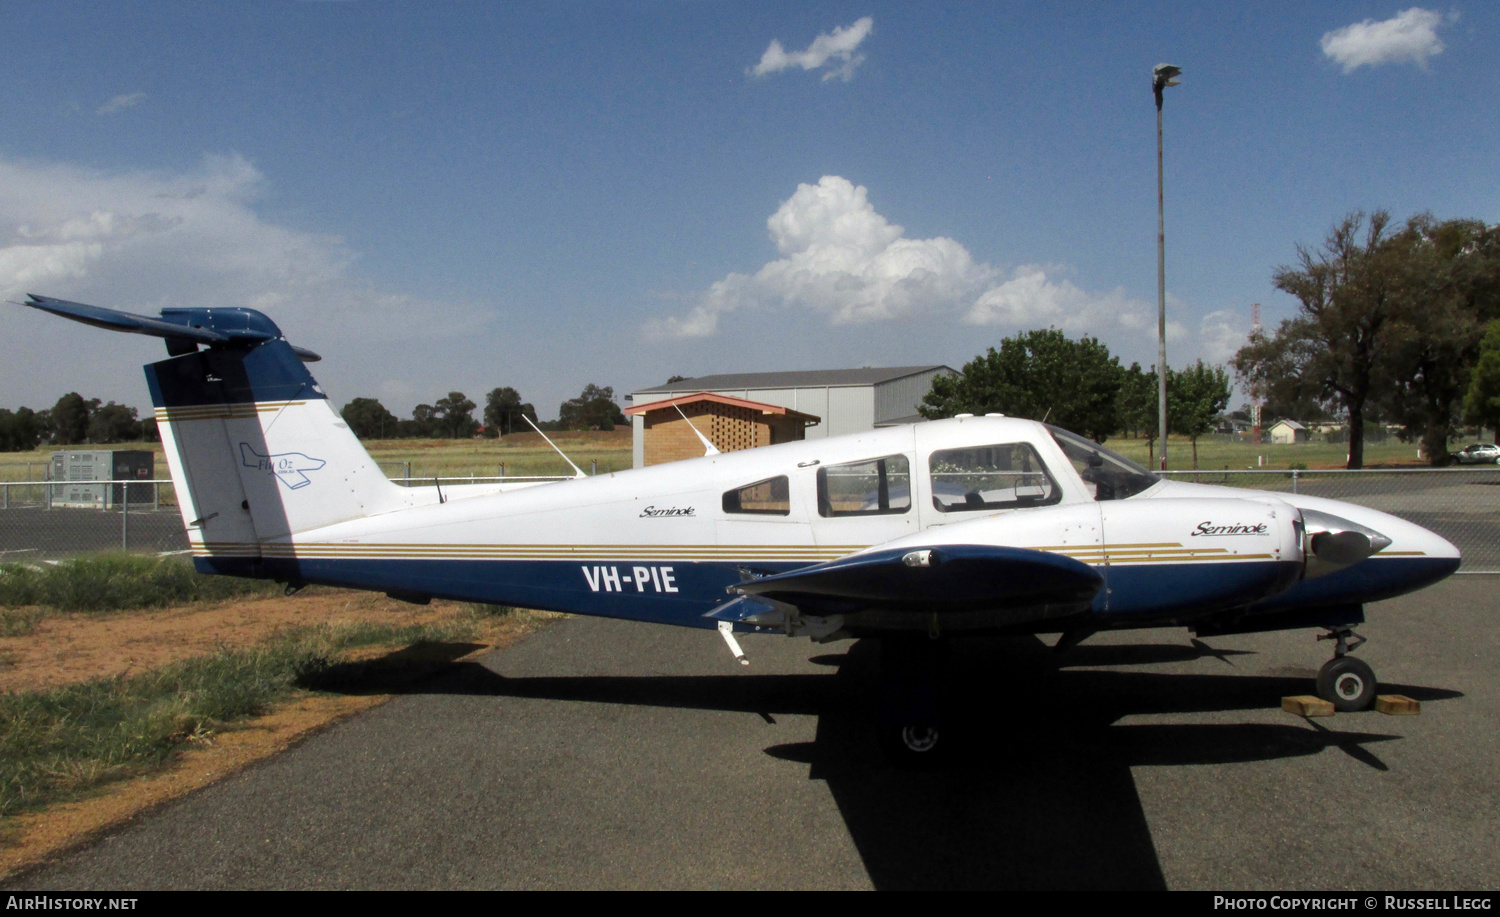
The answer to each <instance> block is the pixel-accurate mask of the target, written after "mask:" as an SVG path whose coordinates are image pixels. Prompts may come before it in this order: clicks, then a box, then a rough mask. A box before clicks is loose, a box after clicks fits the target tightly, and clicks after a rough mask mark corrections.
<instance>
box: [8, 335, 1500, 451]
mask: <svg viewBox="0 0 1500 917" xmlns="http://www.w3.org/2000/svg"><path fill="white" fill-rule="evenodd" d="M23 410H24V408H23ZM1464 423H1469V424H1474V425H1475V426H1478V427H1489V428H1490V429H1492V430H1494V431H1495V437H1496V439H1500V320H1496V321H1492V322H1490V323H1489V324H1488V325H1486V326H1485V334H1484V340H1483V341H1482V342H1481V343H1480V345H1479V362H1478V364H1477V365H1475V367H1474V373H1473V376H1472V378H1471V379H1470V380H1469V390H1468V392H1467V393H1466V394H1465V396H1464Z"/></svg>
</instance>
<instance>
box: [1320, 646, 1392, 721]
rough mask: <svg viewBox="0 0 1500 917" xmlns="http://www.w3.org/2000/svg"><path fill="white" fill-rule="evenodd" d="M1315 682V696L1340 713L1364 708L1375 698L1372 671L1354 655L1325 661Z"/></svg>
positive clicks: (1373, 673) (1373, 674)
mask: <svg viewBox="0 0 1500 917" xmlns="http://www.w3.org/2000/svg"><path fill="white" fill-rule="evenodd" d="M1317 685H1318V696H1319V697H1321V698H1323V699H1324V700H1326V701H1328V702H1329V703H1331V704H1333V707H1334V709H1335V710H1338V711H1340V712H1342V713H1352V712H1354V711H1357V710H1363V709H1365V708H1366V707H1368V706H1370V704H1371V703H1373V702H1374V701H1375V689H1376V687H1377V685H1376V683H1375V671H1374V670H1373V669H1371V668H1370V667H1369V666H1367V665H1365V663H1364V662H1363V660H1359V659H1355V658H1354V657H1353V656H1339V657H1338V658H1336V659H1330V660H1328V661H1327V662H1325V663H1324V664H1323V668H1321V669H1319V670H1318V682H1317Z"/></svg>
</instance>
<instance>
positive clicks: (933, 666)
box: [875, 637, 953, 770]
mask: <svg viewBox="0 0 1500 917" xmlns="http://www.w3.org/2000/svg"><path fill="white" fill-rule="evenodd" d="M947 651H948V645H947V641H946V640H932V639H928V638H926V637H887V638H886V639H884V640H881V641H880V711H879V718H878V720H877V722H876V724H875V729H876V735H877V738H878V740H879V742H880V749H881V751H882V752H884V753H885V757H886V760H888V761H890V762H891V763H892V764H894V765H896V766H897V767H900V768H903V769H906V770H930V769H932V768H935V767H937V766H938V765H940V764H941V763H942V762H943V761H944V760H945V759H946V758H947V757H949V754H948V752H949V749H950V747H951V746H952V744H953V739H952V736H950V735H947V734H945V729H944V726H943V723H942V721H941V717H940V711H941V706H942V705H941V693H942V684H941V681H942V677H943V673H944V672H945V671H946V667H945V666H944V664H943V663H944V660H945V659H946V656H947Z"/></svg>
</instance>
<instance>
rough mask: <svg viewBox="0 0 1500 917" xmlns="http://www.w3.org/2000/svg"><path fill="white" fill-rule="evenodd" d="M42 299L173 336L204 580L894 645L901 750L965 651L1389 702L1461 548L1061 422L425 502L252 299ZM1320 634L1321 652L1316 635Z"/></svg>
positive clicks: (178, 464) (167, 439)
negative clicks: (1380, 621) (1144, 647)
mask: <svg viewBox="0 0 1500 917" xmlns="http://www.w3.org/2000/svg"><path fill="white" fill-rule="evenodd" d="M26 305H29V306H33V307H35V308H38V309H43V310H46V311H48V312H52V313H55V314H57V315H61V316H63V317H64V318H69V319H73V320H75V321H80V322H85V323H87V324H91V325H96V326H99V327H103V328H108V329H112V330H116V331H128V332H134V333H139V334H148V335H155V336H158V337H162V338H165V340H166V345H167V352H168V354H170V359H167V360H164V361H162V362H160V363H154V364H151V365H148V366H147V367H146V379H147V382H148V383H149V385H150V390H151V399H152V402H153V403H154V404H155V406H156V418H157V420H158V421H159V423H160V431H161V438H162V443H163V445H164V447H165V452H166V458H167V463H168V465H169V467H170V468H171V473H172V480H173V482H174V484H175V485H176V489H177V496H178V500H179V501H180V503H181V507H182V516H183V521H184V523H185V524H186V526H187V533H188V538H189V540H190V542H191V544H192V550H193V559H194V564H195V565H196V567H197V569H198V570H200V571H202V572H204V573H218V574H225V575H229V576H248V577H260V578H269V579H274V580H278V581H283V582H285V583H287V584H288V587H289V588H292V587H299V586H301V585H303V584H307V583H324V584H330V585H336V586H349V587H356V588H361V589H374V590H380V591H384V592H387V593H389V594H391V595H392V596H396V597H398V598H404V599H407V600H412V601H418V602H421V601H426V600H428V599H430V598H434V597H441V598H447V599H459V600H465V601H473V602H490V603H497V604H506V605H519V606H524V607H529V608H539V609H552V610H556V611H565V612H572V613H575V614H587V615H604V616H608V617H616V618H629V619H634V620H639V621H649V622H653V623H657V624H674V625H679V626H683V627H701V628H717V629H718V630H719V631H720V633H721V634H722V635H723V637H724V639H725V641H726V642H727V643H728V645H729V647H730V649H731V651H732V652H733V653H734V655H735V656H736V658H738V659H740V661H741V662H744V661H745V659H744V654H743V653H742V652H741V651H740V647H739V644H738V642H737V641H736V639H735V636H734V635H735V634H737V633H767V632H774V633H781V634H788V635H794V636H795V635H803V636H808V637H811V638H812V639H813V640H815V641H820V642H821V641H827V640H835V639H840V638H848V637H862V638H863V637H868V638H875V639H878V640H880V641H881V648H882V652H881V657H882V660H883V662H882V668H883V669H884V670H885V675H886V684H887V685H888V686H890V685H896V686H898V687H899V689H900V690H898V691H895V692H892V691H889V690H887V691H885V692H883V693H886V694H893V697H892V698H891V699H890V702H889V703H888V704H887V708H886V710H885V713H884V714H883V715H882V717H881V739H882V743H883V744H884V745H885V746H886V748H887V750H888V751H890V752H892V753H893V754H894V755H895V756H897V757H898V758H901V757H906V758H908V759H910V760H917V761H920V760H928V759H930V758H931V757H934V756H935V754H934V753H935V752H936V751H937V750H938V749H939V748H941V747H943V746H945V745H948V744H951V742H950V743H941V742H940V741H939V735H940V732H939V723H940V715H941V711H940V709H939V707H938V705H937V702H936V700H935V698H936V696H937V695H938V692H937V691H936V690H934V689H933V686H935V685H936V684H937V683H938V675H939V674H940V672H939V669H940V668H941V664H942V663H941V660H942V658H943V654H942V653H941V652H940V649H941V648H942V647H943V646H944V645H945V644H946V643H947V641H950V640H958V639H963V638H964V637H967V636H972V635H977V634H986V633H988V634H994V633H1019V634H1044V633H1056V634H1061V639H1060V640H1059V641H1058V644H1059V646H1060V647H1064V648H1065V647H1067V646H1071V645H1074V644H1076V643H1077V642H1079V641H1081V640H1083V639H1086V638H1087V637H1088V636H1090V635H1091V634H1094V633H1096V632H1098V631H1102V630H1115V629H1123V628H1143V627H1161V626H1164V625H1184V626H1186V627H1188V628H1189V629H1191V630H1192V631H1193V632H1195V633H1196V634H1198V635H1218V634H1233V633H1248V632H1254V631H1270V630H1283V629H1290V628H1306V627H1312V628H1323V629H1326V630H1328V631H1329V634H1328V637H1329V638H1330V639H1333V640H1335V645H1336V649H1335V655H1334V658H1333V659H1332V660H1330V661H1329V662H1328V663H1327V664H1326V665H1324V666H1323V669H1322V671H1321V672H1320V673H1319V675H1318V678H1317V690H1318V693H1319V694H1321V695H1322V696H1323V697H1325V698H1326V699H1328V700H1330V701H1332V702H1333V703H1334V704H1335V705H1336V706H1337V707H1338V708H1339V709H1343V710H1358V709H1362V708H1364V707H1365V706H1367V705H1368V704H1369V703H1370V702H1371V700H1372V698H1373V696H1374V692H1375V677H1374V674H1373V672H1372V671H1371V669H1370V667H1369V666H1367V665H1366V664H1365V663H1363V662H1362V661H1360V660H1358V659H1356V658H1354V657H1353V656H1350V655H1348V651H1349V650H1351V649H1354V648H1355V647H1357V646H1358V645H1359V644H1360V643H1362V642H1364V641H1363V638H1362V637H1360V636H1359V635H1357V634H1355V633H1354V632H1353V630H1352V625H1354V624H1358V623H1361V622H1363V620H1364V611H1363V607H1362V606H1363V603H1365V602H1372V601H1376V600H1379V599H1385V598H1390V597H1392V596H1396V595H1401V594H1403V593H1407V592H1411V591H1413V590H1416V589H1419V588H1421V587H1423V586H1426V585H1429V584H1431V583H1433V582H1436V581H1437V580H1440V579H1442V578H1443V577H1445V576H1447V575H1448V574H1450V573H1452V572H1453V571H1454V570H1455V569H1457V567H1458V565H1459V554H1458V550H1457V549H1456V548H1455V547H1454V546H1453V545H1452V544H1449V543H1448V542H1447V541H1445V540H1444V539H1442V538H1440V537H1438V536H1437V535H1435V534H1433V533H1432V532H1430V531H1427V530H1426V529H1423V528H1421V527H1419V526H1416V525H1413V524H1412V523H1410V522H1406V521H1404V520H1402V519H1398V518H1396V517H1394V516H1389V515H1386V514H1384V513H1380V512H1377V511H1375V510H1372V509H1367V508H1365V507H1361V506H1354V505H1351V504H1348V503H1339V502H1335V501H1333V500H1325V499H1319V498H1317V497H1310V496H1303V495H1298V494H1285V493H1268V492H1263V491H1253V490H1241V489H1238V488H1229V487H1211V486H1204V485H1196V484H1187V483H1179V482H1175V481H1166V480H1162V479H1160V478H1158V477H1156V476H1155V475H1153V474H1151V473H1150V472H1149V471H1147V470H1146V469H1144V468H1141V467H1140V466H1138V465H1136V464H1134V463H1132V462H1130V461H1128V460H1127V459H1124V458H1121V457H1120V456H1118V455H1115V454H1114V453H1112V452H1110V451H1109V450H1108V449H1105V448H1103V447H1102V446H1100V445H1098V444H1096V443H1093V442H1090V441H1088V440H1086V439H1083V438H1081V437H1079V436H1076V435H1074V434H1072V433H1069V432H1067V431H1065V430H1061V429H1058V428H1056V427H1052V426H1048V425H1045V424H1041V423H1037V422H1035V421H1030V420H1020V419H1015V418H1008V417H1000V416H985V417H974V416H960V417H956V418H954V419H951V420H941V421H931V422H928V423H920V424H915V425H910V426H899V427H891V428H887V429H880V430H875V431H872V432H869V433H857V434H851V435H848V436H838V437H830V438H827V439H821V440H815V441H804V442H792V443H785V444H782V445H777V446H769V447H765V448H759V449H752V450H748V451H742V452H733V453H728V454H722V455H721V454H713V453H712V449H711V447H710V449H709V451H710V453H711V454H709V455H707V456H705V457H703V458H697V459H689V460H686V461H680V462H673V463H670V464H666V465H657V466H655V467H651V468H643V469H639V470H634V471H623V472H616V473H611V474H601V475H596V476H594V477H587V478H585V477H582V475H581V472H580V477H579V478H576V479H572V480H564V481H559V482H553V483H541V484H535V483H511V484H506V483H502V484H495V485H489V484H481V485H463V486H457V487H441V488H439V487H401V486H398V485H396V484H394V483H392V482H391V481H389V480H387V478H386V477H385V475H384V474H383V473H382V472H381V471H380V469H379V468H378V467H377V466H376V465H375V463H374V462H373V461H372V460H371V459H370V456H369V454H368V453H367V452H366V451H365V450H364V448H363V447H362V446H361V445H360V443H359V441H358V440H357V439H356V438H355V436H354V435H353V434H352V433H351V432H350V431H349V428H348V427H347V426H346V425H345V424H344V422H343V421H342V420H341V419H340V418H339V415H338V413H337V412H336V411H335V410H334V408H333V406H332V405H331V404H330V403H329V401H328V399H327V397H326V396H325V395H324V394H323V391H322V390H321V389H320V388H319V387H318V384H317V383H316V382H315V381H314V380H313V377H312V376H311V374H309V372H308V370H307V368H306V367H305V366H304V361H312V360H316V359H318V357H317V355H316V354H313V353H311V352H309V351H305V350H302V349H300V348H296V347H293V346H292V345H290V344H288V343H287V341H286V340H285V338H284V337H283V336H282V334H281V331H280V330H279V329H278V328H277V327H276V325H275V324H274V323H272V322H271V320H270V319H268V318H267V317H266V316H264V315H262V314H261V313H259V312H255V311H252V310H248V309H164V310H162V313H161V317H160V318H148V317H144V316H138V315H131V314H128V313H124V312H117V311H114V310H109V309H101V308H98V307H95V306H86V305H82V304H79V303H70V302H65V301H62V300H56V299H50V298H45V297H40V296H32V297H31V298H30V301H29V302H28V303H26ZM1320 639H1321V638H1320Z"/></svg>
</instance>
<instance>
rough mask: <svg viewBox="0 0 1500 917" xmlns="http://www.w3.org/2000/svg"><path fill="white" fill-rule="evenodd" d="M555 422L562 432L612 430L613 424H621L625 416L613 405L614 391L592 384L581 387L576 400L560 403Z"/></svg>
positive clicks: (610, 388)
mask: <svg viewBox="0 0 1500 917" xmlns="http://www.w3.org/2000/svg"><path fill="white" fill-rule="evenodd" d="M557 421H558V423H559V424H561V426H562V428H563V429H564V430H613V429H614V428H615V424H623V423H624V422H625V415H624V414H622V413H620V406H619V405H617V404H615V390H614V388H613V387H611V386H608V385H606V386H604V387H603V388H601V387H599V386H597V385H594V384H593V383H592V382H591V383H589V384H588V385H585V386H584V387H583V392H582V394H580V395H579V396H578V397H577V398H570V399H568V400H567V401H564V402H563V403H562V406H561V407H560V408H558V411H557Z"/></svg>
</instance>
